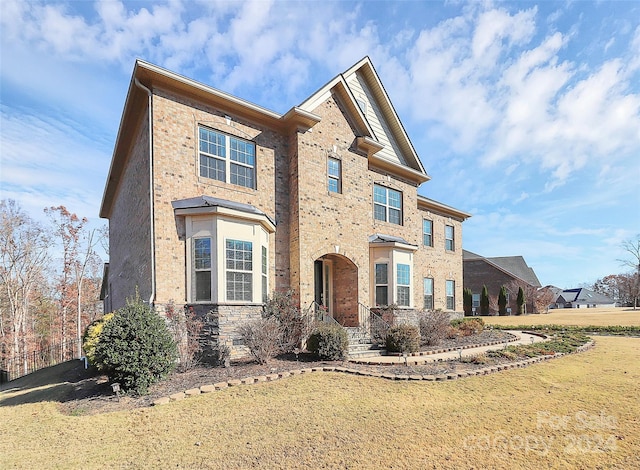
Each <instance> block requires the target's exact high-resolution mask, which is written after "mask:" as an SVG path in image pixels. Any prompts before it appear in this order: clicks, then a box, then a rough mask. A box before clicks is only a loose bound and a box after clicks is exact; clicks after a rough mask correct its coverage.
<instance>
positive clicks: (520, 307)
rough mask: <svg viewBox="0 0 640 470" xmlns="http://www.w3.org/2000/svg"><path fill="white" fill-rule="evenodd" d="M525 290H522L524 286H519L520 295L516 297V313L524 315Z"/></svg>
mask: <svg viewBox="0 0 640 470" xmlns="http://www.w3.org/2000/svg"><path fill="white" fill-rule="evenodd" d="M524 303H525V298H524V291H523V290H522V286H520V287H518V297H517V298H516V304H517V306H518V307H517V310H516V315H522V314H523V313H524Z"/></svg>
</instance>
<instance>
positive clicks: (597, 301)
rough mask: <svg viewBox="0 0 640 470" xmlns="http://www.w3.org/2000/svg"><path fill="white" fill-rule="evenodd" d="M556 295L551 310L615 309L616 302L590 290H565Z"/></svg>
mask: <svg viewBox="0 0 640 470" xmlns="http://www.w3.org/2000/svg"><path fill="white" fill-rule="evenodd" d="M554 293H556V296H555V300H554V302H553V304H552V305H551V308H595V307H615V306H616V303H615V301H613V300H611V299H610V298H609V297H607V296H606V295H602V294H598V293H597V292H594V291H592V290H589V289H583V288H577V289H565V290H559V292H554Z"/></svg>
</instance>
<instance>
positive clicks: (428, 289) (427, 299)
mask: <svg viewBox="0 0 640 470" xmlns="http://www.w3.org/2000/svg"><path fill="white" fill-rule="evenodd" d="M423 306H424V309H425V310H433V278H431V277H425V278H424V303H423Z"/></svg>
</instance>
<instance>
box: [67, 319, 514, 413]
mask: <svg viewBox="0 0 640 470" xmlns="http://www.w3.org/2000/svg"><path fill="white" fill-rule="evenodd" d="M509 336H510V335H509V334H508V333H506V332H502V331H495V330H493V331H492V330H485V331H483V332H482V333H480V334H479V335H473V336H467V337H460V338H455V339H447V340H445V341H444V342H442V343H441V344H440V345H438V346H434V347H432V348H431V349H444V348H456V347H460V346H469V345H474V344H483V343H486V342H490V341H504V339H505V338H508V337H509ZM429 349H430V348H423V349H422V350H429ZM502 362H507V361H504V360H496V359H491V362H490V364H499V363H502ZM487 364H488V363H487V362H482V363H473V362H469V361H465V362H460V361H442V362H435V363H430V364H425V365H419V366H408V367H407V366H404V365H392V366H390V365H386V366H374V365H368V364H354V363H350V362H346V361H344V362H340V361H334V362H330V361H318V360H316V359H315V357H314V356H312V355H310V354H304V353H302V354H299V355H298V356H297V357H296V356H294V355H293V354H291V355H284V356H280V357H278V358H275V359H273V360H272V361H271V362H270V363H269V364H267V365H261V364H258V363H256V362H255V361H252V360H251V359H245V360H239V361H235V362H232V364H231V366H230V367H227V368H224V367H207V366H199V367H196V368H194V369H191V370H189V371H186V372H173V373H171V374H170V375H169V376H168V377H167V378H166V379H165V380H163V381H162V382H159V383H157V384H154V385H152V386H151V387H150V389H149V394H148V395H145V396H142V397H132V396H120V397H118V396H116V395H115V394H114V392H113V391H112V389H111V385H110V383H109V381H108V378H107V377H106V376H104V375H99V373H97V371H96V370H95V369H91V368H90V369H89V370H86V371H85V370H84V368H83V367H82V363H80V362H78V367H77V368H75V369H73V370H71V371H70V372H69V373H68V377H63V379H64V380H66V381H68V382H71V383H73V384H74V390H73V392H71V393H70V394H69V396H68V397H67V398H66V399H65V400H63V401H62V403H61V404H60V407H61V410H62V412H63V413H65V414H72V415H85V414H97V413H106V412H112V411H120V410H129V409H135V408H143V407H148V406H151V405H152V404H153V402H154V400H156V399H158V398H161V397H167V396H169V395H171V394H174V393H178V392H184V391H185V390H189V389H193V388H198V387H200V386H202V385H209V384H214V383H217V382H226V381H228V380H231V379H243V378H246V377H255V376H261V375H268V374H277V373H279V372H286V371H290V370H293V369H303V368H313V367H323V366H331V367H347V368H349V369H357V370H362V371H367V372H380V373H384V374H413V373H416V374H429V375H439V374H447V373H452V372H463V371H470V370H474V369H478V368H482V367H486V365H487Z"/></svg>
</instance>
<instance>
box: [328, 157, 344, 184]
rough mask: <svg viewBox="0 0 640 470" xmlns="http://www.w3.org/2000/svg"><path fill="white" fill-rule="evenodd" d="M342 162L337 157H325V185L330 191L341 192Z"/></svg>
mask: <svg viewBox="0 0 640 470" xmlns="http://www.w3.org/2000/svg"><path fill="white" fill-rule="evenodd" d="M341 173H342V164H341V162H340V160H338V159H337V158H332V157H329V158H328V159H327V178H328V180H327V186H328V188H329V192H331V193H341V192H342V181H341V180H342V178H341V176H340V175H341Z"/></svg>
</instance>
